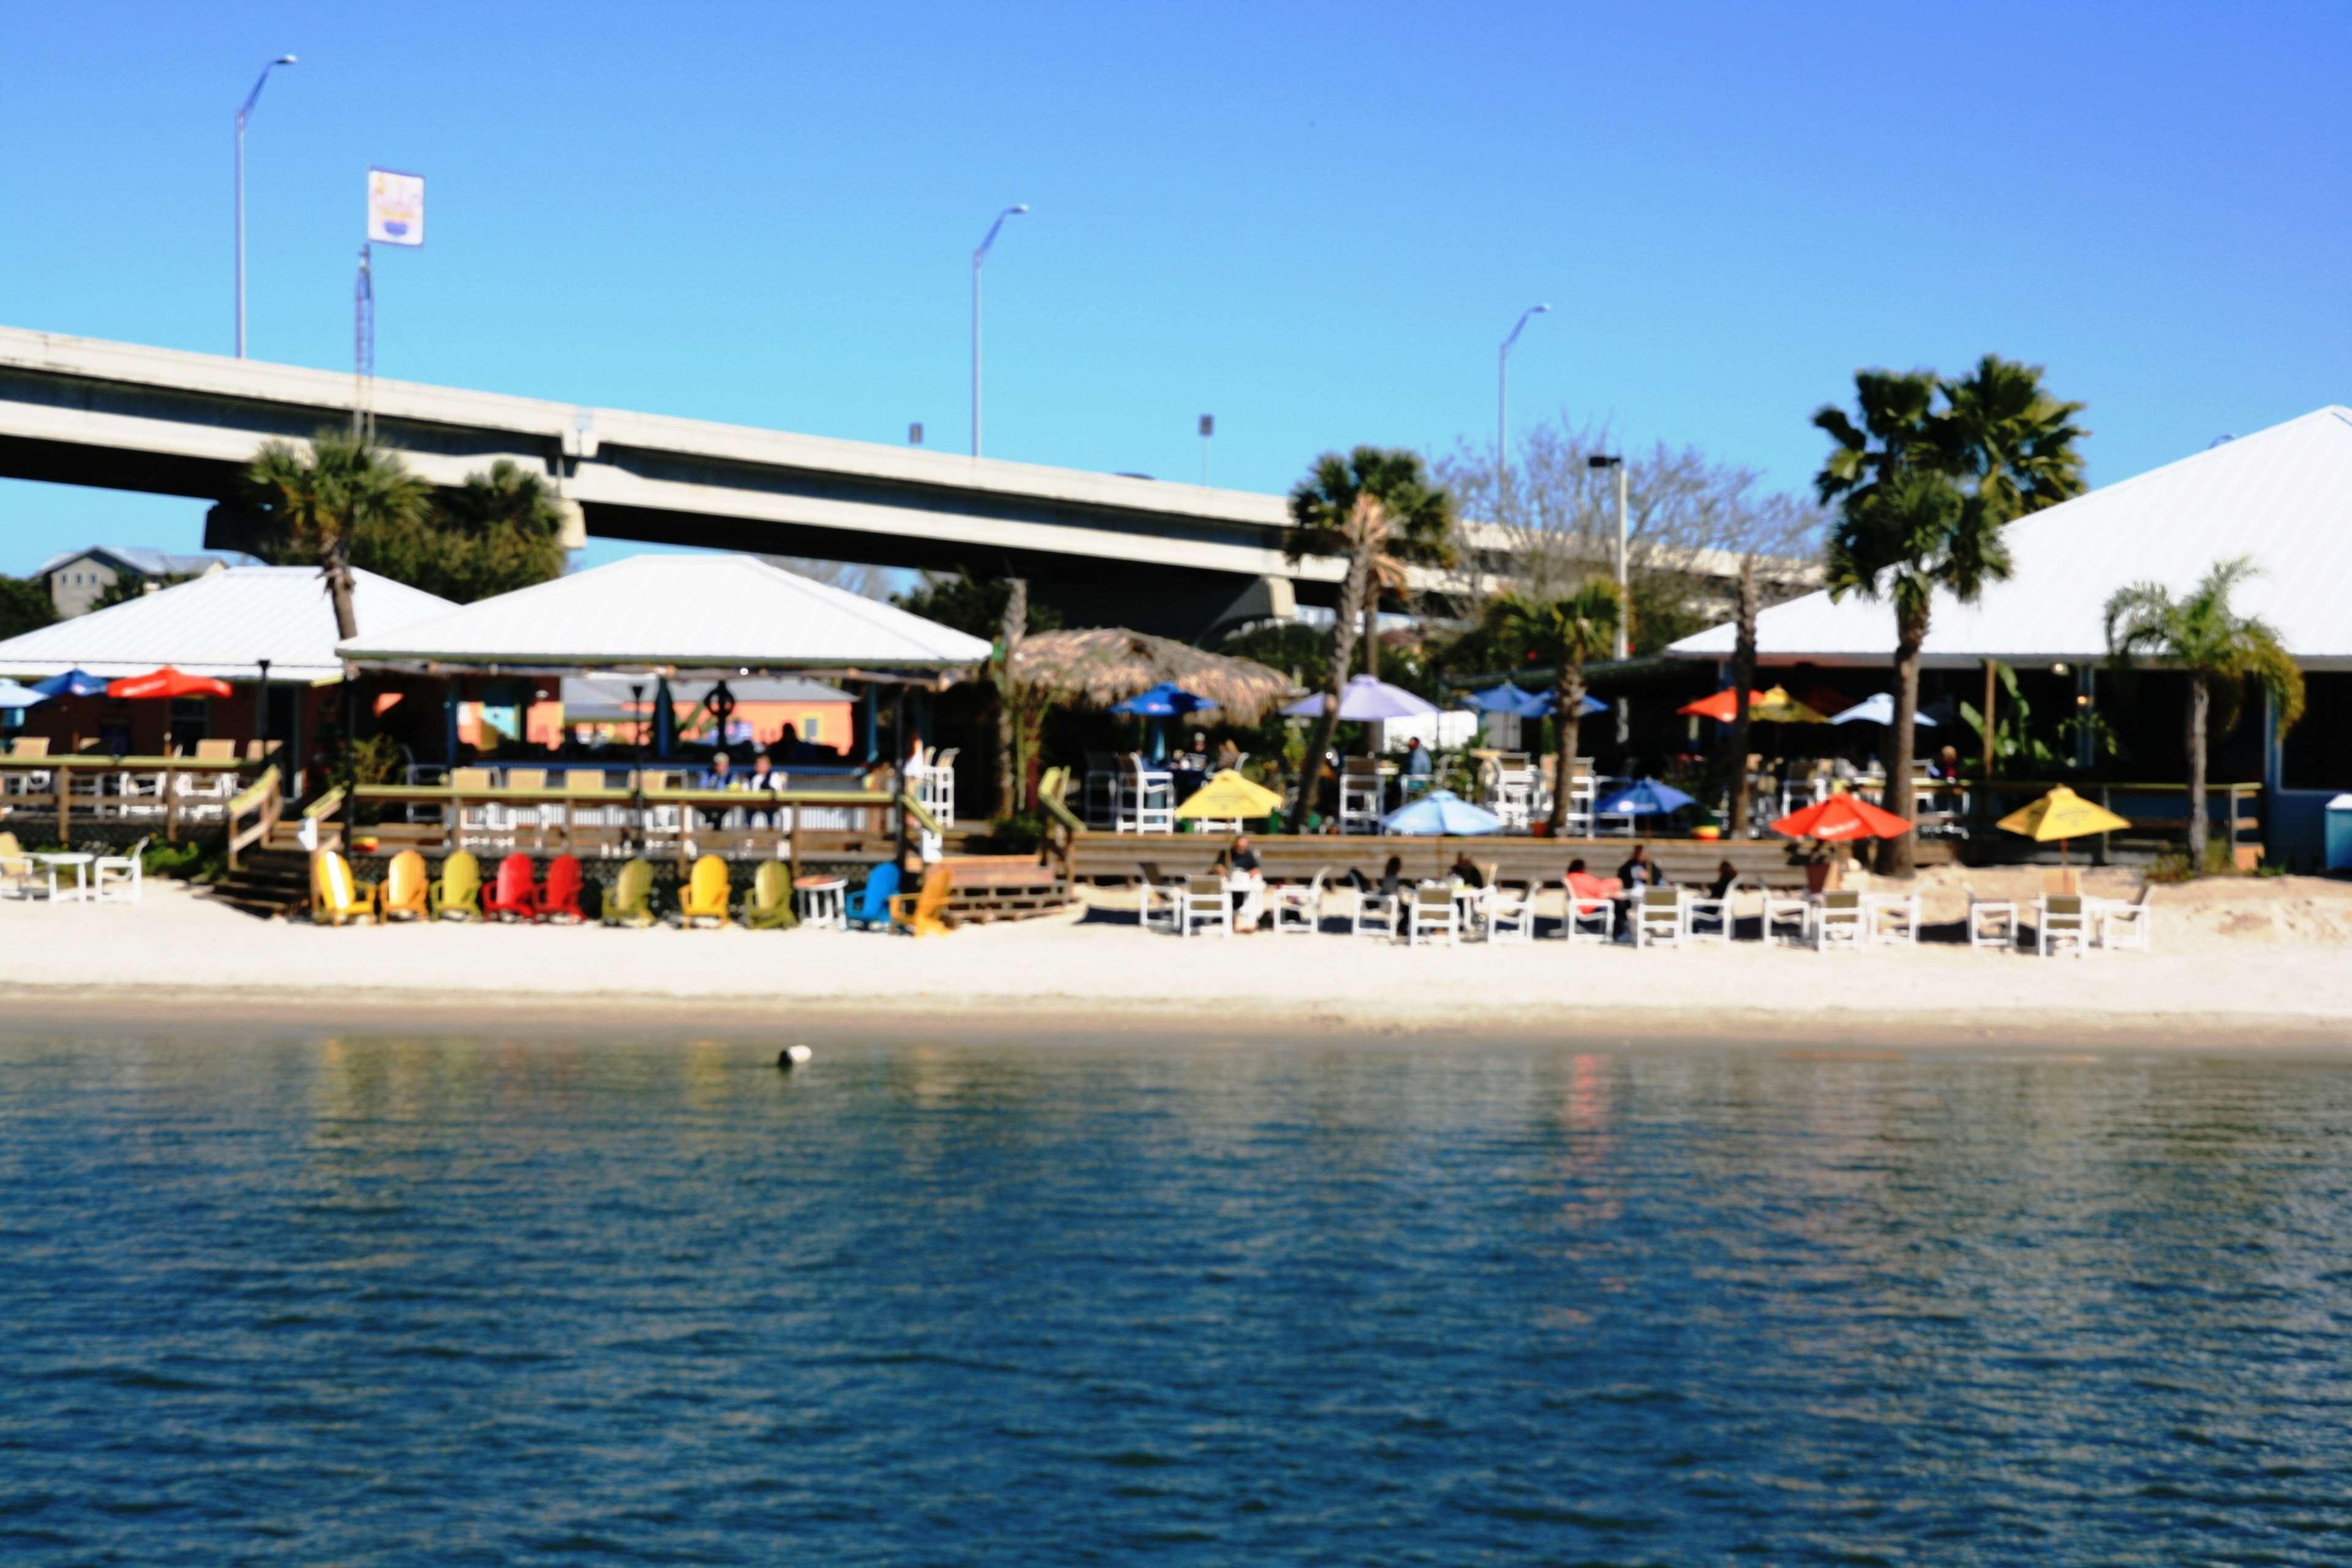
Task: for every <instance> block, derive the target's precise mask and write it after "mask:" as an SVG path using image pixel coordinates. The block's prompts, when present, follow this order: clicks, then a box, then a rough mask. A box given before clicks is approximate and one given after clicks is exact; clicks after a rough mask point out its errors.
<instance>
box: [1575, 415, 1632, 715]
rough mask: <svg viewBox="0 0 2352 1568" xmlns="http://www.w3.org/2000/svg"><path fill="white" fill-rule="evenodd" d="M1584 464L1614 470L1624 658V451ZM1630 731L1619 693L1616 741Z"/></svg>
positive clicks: (1626, 647)
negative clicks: (1615, 473) (1615, 471)
mask: <svg viewBox="0 0 2352 1568" xmlns="http://www.w3.org/2000/svg"><path fill="white" fill-rule="evenodd" d="M1584 466H1585V467H1586V468H1614V469H1616V470H1617V657H1618V658H1624V657H1625V655H1626V653H1627V652H1628V650H1629V648H1630V647H1631V644H1630V642H1629V641H1628V638H1627V636H1626V621H1627V618H1628V613H1629V611H1630V609H1631V606H1630V605H1629V604H1628V603H1627V600H1626V596H1625V454H1623V453H1622V452H1619V453H1616V454H1614V455H1604V456H1600V457H1592V458H1586V459H1585V460H1584ZM1632 732H1633V713H1632V711H1631V710H1630V709H1628V708H1627V706H1626V703H1625V700H1624V699H1623V698H1622V697H1620V698H1619V699H1618V700H1617V743H1618V744H1619V745H1621V746H1622V745H1623V744H1624V743H1625V740H1626V737H1627V736H1628V735H1630V734H1631V733H1632Z"/></svg>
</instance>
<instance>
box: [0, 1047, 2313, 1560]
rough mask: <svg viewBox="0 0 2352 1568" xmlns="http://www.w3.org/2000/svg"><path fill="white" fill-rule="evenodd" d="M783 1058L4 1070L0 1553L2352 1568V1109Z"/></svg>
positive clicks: (198, 1058)
mask: <svg viewBox="0 0 2352 1568" xmlns="http://www.w3.org/2000/svg"><path fill="white" fill-rule="evenodd" d="M773 1049H774V1047H773V1045H772V1044H767V1045H759V1044H753V1043H751V1042H746V1041H738V1040H729V1039H725V1038H712V1039H688V1040H684V1041H666V1042H660V1043H646V1044H596V1045H573V1044H563V1043H555V1042H550V1041H547V1040H543V1039H533V1040H521V1039H518V1040H501V1039H490V1038H480V1039H465V1038H417V1039H408V1040H381V1039H356V1038H325V1039H281V1040H274V1041H257V1042H248V1043H240V1044H236V1045H220V1044H214V1043H203V1042H195V1041H190V1040H187V1039H173V1038H152V1039H127V1038H85V1039H62V1038H46V1037H45V1038H32V1039H26V1038H17V1039H13V1040H10V1039H6V1038H0V1244H5V1257H6V1258H7V1260H8V1261H7V1267H6V1268H5V1269H0V1321H5V1324H6V1326H7V1332H6V1334H5V1336H0V1387H5V1388H6V1389H7V1390H8V1394H7V1397H6V1398H5V1400H0V1456H5V1458H0V1554H5V1556H6V1557H7V1558H8V1559H10V1560H12V1561H25V1562H36V1563H38V1562H57V1563H68V1562H84V1561H90V1560H100V1559H105V1558H108V1557H110V1556H115V1557H120V1558H121V1559H123V1560H131V1559H141V1560H148V1561H157V1560H172V1561H179V1562H225V1561H231V1560H244V1559H247V1558H256V1557H261V1556H268V1557H271V1558H273V1559H284V1560H288V1561H327V1560H332V1561H339V1562H416V1563H446V1562H460V1561H478V1562H483V1563H513V1562H530V1561H544V1562H567V1563H569V1562H576V1561H580V1560H583V1559H586V1558H591V1557H599V1556H601V1557H608V1558H618V1559H624V1560H625V1559H631V1558H644V1559H647V1560H657V1561H663V1562H745V1563H772V1562H781V1561H809V1562H814V1561H824V1562H852V1563H858V1562H873V1563H900V1562H903V1563H976V1562H983V1561H986V1562H1005V1561H1017V1562H1024V1563H1026V1562H1053V1561H1066V1560H1071V1559H1078V1558H1094V1559H1099V1560H1120V1561H1124V1560H1129V1559H1137V1558H1162V1559H1169V1560H1173V1561H1182V1562H1195V1563H1221V1562H1232V1561H1255V1562H1267V1561H1277V1560H1279V1561H1300V1560H1326V1561H1332V1562H1350V1563H1352V1562H1379V1561H1428V1562H1435V1563H1464V1562H1469V1561H1473V1560H1476V1559H1479V1558H1481V1557H1484V1556H1494V1557H1498V1558H1499V1557H1508V1558H1510V1559H1513V1560H1549V1561H1585V1562H1592V1563H1652V1562H1672V1563H1699V1562H1707V1563H1712V1562H1722V1561H1731V1560H1735V1559H1748V1560H1754V1561H1759V1562H1769V1563H1812V1562H1822V1563H1828V1562H1855V1563H1870V1562H1883V1563H2019V1562H2027V1561H2032V1562H2035V1563H2166V1564H2170V1563H2183V1562H2200V1561H2232V1562H2237V1561H2264V1562H2273V1563H2341V1562H2344V1561H2346V1560H2347V1558H2352V1538H2348V1537H2352V1487H2347V1474H2346V1469H2347V1465H2346V1455H2347V1452H2352V1444H2347V1438H2352V1420H2347V1416H2352V1407H2347V1398H2352V1357H2347V1342H2346V1339H2345V1333H2344V1329H2343V1327H2342V1325H2343V1323H2344V1321H2345V1320H2346V1318H2347V1313H2352V1287H2348V1286H2347V1281H2352V1273H2347V1253H2346V1243H2347V1232H2352V1222H2347V1205H2346V1198H2347V1177H2348V1176H2352V1148H2347V1136H2346V1131H2345V1129H2346V1128H2347V1125H2352V1121H2347V1110H2352V1068H2345V1067H2342V1066H2339V1065H2336V1064H2332V1063H2315V1062H2308V1061H2305V1062H2249V1061H2242V1060H2241V1061H2198V1060H2190V1059H2181V1058H2148V1059H2144V1060H2136V1059H2130V1058H2109V1059H2089V1058H2085V1059H2079V1060H2066V1061H2061V1060H2053V1059H2048V1058H2042V1059H2019V1060H2001V1059H1992V1058H1980V1059H1969V1058H1909V1059H1906V1058H1878V1059H1870V1058H1840V1057H1835V1056H1828V1055H1823V1056H1805V1055H1801V1054H1795V1053H1781V1054H1769V1053H1764V1052H1745V1051H1727V1052H1720V1053H1709V1052H1696V1051H1691V1052H1657V1053H1624V1054H1613V1055H1612V1054H1597V1053H1594V1052H1592V1051H1590V1050H1588V1049H1584V1048H1580V1047H1563V1048H1560V1049H1558V1050H1542V1049H1528V1048H1517V1047H1511V1048H1504V1047H1494V1048H1488V1047H1458V1048H1452V1049H1445V1050H1437V1049H1431V1048H1428V1047H1422V1048H1408V1047H1394V1048H1389V1047H1349V1048H1346V1049H1340V1048H1325V1047H1319V1046H1313V1045H1302V1046H1297V1047H1288V1048H1277V1047H1259V1046H1246V1045H1242V1046H1235V1045H1221V1046H1215V1047H1210V1046H1202V1047H1197V1048H1176V1047H1151V1048H1136V1049H1112V1048H1104V1049H1074V1048H1066V1047H1055V1048H1045V1047H1019V1046H1004V1047H965V1046H954V1045H937V1046H927V1047H913V1046H892V1047H879V1046H877V1047H865V1048H846V1049H844V1048H832V1049H828V1050H826V1051H825V1052H824V1054H823V1055H822V1056H821V1058H820V1059H819V1061H818V1062H817V1064H816V1065H815V1067H814V1068H813V1069H810V1070H807V1071H804V1072H803V1073H800V1074H797V1075H794V1076H793V1077H792V1078H789V1079H787V1078H784V1077H782V1076H781V1075H779V1074H777V1073H776V1072H775V1071H774V1070H773V1069H772V1067H770V1066H769V1065H768V1064H769V1062H770V1061H772V1053H773Z"/></svg>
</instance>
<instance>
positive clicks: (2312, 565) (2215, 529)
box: [1669, 407, 2352, 666]
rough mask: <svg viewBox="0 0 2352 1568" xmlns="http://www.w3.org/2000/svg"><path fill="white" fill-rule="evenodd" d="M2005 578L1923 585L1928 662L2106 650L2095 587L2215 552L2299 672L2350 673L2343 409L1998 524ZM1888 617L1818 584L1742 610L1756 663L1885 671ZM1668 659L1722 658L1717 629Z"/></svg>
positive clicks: (2349, 431)
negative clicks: (1980, 590) (1930, 599)
mask: <svg viewBox="0 0 2352 1568" xmlns="http://www.w3.org/2000/svg"><path fill="white" fill-rule="evenodd" d="M2006 532H2007V537H2008V540H2009V548H2010V553H2011V556H2012V557H2013V558H2014V560H2015V563H2016V573H2015V575H2013V576H2012V577H2011V579H2010V580H2009V581H2008V582H2006V583H1996V584H1992V585H1991V586H1990V587H1989V588H1987V589H1986V590H1985V593H1984V596H1983V598H1982V599H1981V600H1980V601H1979V603H1977V604H1975V605H1961V604H1958V603H1955V602H1954V601H1953V600H1952V599H1951V598H1949V597H1948V596H1947V595H1942V594H1938V595H1936V599H1935V604H1934V606H1933V608H1932V610H1931V611H1930V613H1929V618H1928V624H1927V645H1926V647H1925V648H1924V650H1923V658H1924V660H1925V662H1927V663H1928V664H1930V665H1936V664H1941V665H1961V664H1973V663H1975V662H1976V661H1978V660H1979V659H1983V658H1999V659H2003V660H2008V661H2011V662H2024V663H2032V662H2034V661H2036V660H2051V661H2075V660H2092V659H2098V658H2105V655H2106V626H2105V606H2106V602H2107V596H2108V595H2110V594H2112V593H2114V592H2115V591H2116V589H2117V588H2119V587H2122V586H2123V585H2124V584H2127V583H2136V582H2143V581H2153V582H2157V583H2161V584H2164V585H2166V586H2167V587H2169V588H2171V589H2173V590H2174V591H2175V592H2176V593H2177V592H2180V591H2183V590H2185V589H2187V588H2189V586H2190V585H2191V584H2194V583H2195V582H2196V581H2197V579H2198V578H2199V577H2200V576H2202V575H2204V574H2205V572H2206V570H2207V568H2209V567H2210V566H2211V565H2212V564H2213V563H2215V562H2216V561H2221V560H2225V559H2227V558H2229V557H2231V556H2234V555H2251V556H2252V557H2253V560H2254V563H2255V564H2256V565H2257V566H2259V567H2260V568H2261V569H2262V575H2261V576H2259V577H2257V578H2255V579H2254V580H2253V581H2252V583H2249V584H2247V585H2246V586H2245V587H2244V588H2242V590H2240V592H2239V595H2238V597H2237V599H2236V601H2235V602H2236V605H2237V607H2238V608H2239V610H2240V611H2241V612H2242V613H2246V614H2252V615H2258V616H2263V618H2264V619H2266V620H2268V621H2269V622H2270V623H2271V624H2272V625H2273V626H2275V627H2277V628H2278V631H2279V635H2280V636H2281V637H2282V638H2284V641H2285V643H2286V646H2287V648H2288V650H2289V651H2290V652H2292V653H2293V654H2294V656H2295V658H2296V660H2297V661H2298V662H2299V663H2302V664H2305V665H2306V666H2326V665H2331V664H2333V665H2341V666H2352V409H2347V408H2343V407H2329V408H2322V409H2318V410H2315V411H2314V412H2313V413H2310V414H2306V415H2304V416H2302V417H2301V418H2299V419H2290V420H2288V421H2287V422H2286V423H2285V424H2284V425H2273V426H2271V427H2270V428H2269V429H2267V430H2263V431H2258V432H2257V433H2255V434H2254V435H2252V436H2245V437H2240V438H2239V439H2237V440H2234V441H2230V442H2226V443H2224V444H2222V445H2221V446H2218V447H2211V448H2210V449H2209V450H2206V451H2203V452H2200V453H2198V454H2197V455H2196V456H2194V457H2190V458H2181V459H2180V460H2179V461H2178V462H2175V463H2168V464H2166V465H2165V466H2164V467H2163V468H2153V469H2150V470H2149V471H2148V472H2147V473H2144V474H2140V475H2137V476H2136V477H2134V478H2132V479H2125V480H2122V481H2121V482H2119V483H2116V484H2112V485H2108V486H2106V487H2105V488H2104V489H2095V490H2093V491H2091V492H2090V493H2089V494H2087V495H2083V496H2077V497H2076V498H2075V499H2074V500H2070V501H2065V502H2063V503H2061V504H2060V505H2057V506H2053V507H2051V508H2050V509H2048V510H2044V511H2039V512H2036V513H2034V514H2033V515H2032V517H2028V518H2024V519H2021V520H2020V521H2017V522H2013V523H2011V524H2010V526H2009V528H2008V530H2007V531H2006ZM1894 647H1895V613H1894V610H1893V608H1892V606H1890V605H1887V604H1885V602H1883V601H1873V600H1868V599H1864V598H1862V597H1860V596H1858V595H1852V594H1849V595H1847V596H1846V597H1845V599H1844V600H1843V602H1842V603H1838V602H1832V600H1831V598H1830V596H1829V595H1828V594H1827V593H1826V592H1823V593H1817V594H1809V595H1805V596H1804V597H1803V598H1801V599H1792V600H1790V602H1789V603H1787V604H1785V605H1774V606H1773V607H1772V608H1770V609H1769V610H1766V611H1765V612H1764V613H1763V614H1761V615H1759V616H1757V618H1756V649H1757V654H1758V657H1759V658H1764V659H1768V660H1771V661H1774V662H1779V663H1812V664H1831V665H1834V664H1849V665H1851V664H1884V663H1885V662H1886V661H1887V660H1888V659H1889V658H1892V657H1893V650H1894ZM1669 651H1670V652H1673V653H1675V654H1680V655H1684V656H1686V657H1690V658H1730V657H1731V651H1732V628H1731V627H1730V626H1715V627H1712V628H1710V629H1708V630H1706V631H1704V632H1700V633H1699V634H1697V635H1696V636H1695V637H1685V638H1684V639H1683V640H1682V641H1680V642H1678V643H1676V644H1675V645H1674V647H1672V648H1671V649H1670V650H1669Z"/></svg>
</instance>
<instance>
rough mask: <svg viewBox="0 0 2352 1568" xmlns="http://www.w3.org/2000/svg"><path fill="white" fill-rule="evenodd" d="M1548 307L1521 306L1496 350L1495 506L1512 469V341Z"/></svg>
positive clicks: (1501, 498)
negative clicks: (1532, 319)
mask: <svg viewBox="0 0 2352 1568" xmlns="http://www.w3.org/2000/svg"><path fill="white" fill-rule="evenodd" d="M1550 311H1551V307H1550V306H1549V305H1530V306H1528V308H1527V309H1526V310H1521V311H1520V312H1519V319H1518V320H1517V321H1514V322H1513V323H1512V324H1511V335H1510V336H1509V337H1507V338H1505V339H1504V340H1503V346H1502V347H1501V348H1499V349H1497V350H1496V351H1495V504H1496V506H1497V507H1499V506H1501V505H1502V501H1503V481H1504V480H1505V479H1506V478H1507V477H1508V475H1509V473H1510V469H1511V448H1510V446H1509V442H1510V438H1511V437H1510V428H1511V345H1512V344H1513V343H1515V342H1518V341H1519V334H1520V333H1521V332H1523V331H1527V329H1528V319H1529V318H1530V317H1535V316H1542V315H1548V314H1549V313H1550Z"/></svg>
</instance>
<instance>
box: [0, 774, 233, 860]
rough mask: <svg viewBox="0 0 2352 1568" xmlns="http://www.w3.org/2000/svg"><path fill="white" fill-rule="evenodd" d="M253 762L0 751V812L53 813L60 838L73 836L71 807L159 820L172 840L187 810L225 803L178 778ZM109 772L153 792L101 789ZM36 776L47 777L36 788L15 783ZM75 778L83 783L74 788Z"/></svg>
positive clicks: (206, 811)
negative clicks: (148, 785) (189, 789)
mask: <svg viewBox="0 0 2352 1568" xmlns="http://www.w3.org/2000/svg"><path fill="white" fill-rule="evenodd" d="M255 765H256V764H254V763H238V762H235V761H230V760H226V759H222V760H218V761H215V760H209V759H199V758H195V757H146V756H100V755H97V754H95V753H92V752H70V753H68V754H67V755H65V756H58V757H25V756H0V817H5V818H7V819H10V820H19V819H25V818H38V817H41V816H50V815H51V814H54V816H55V823H56V828H57V838H58V843H60V844H70V843H71V842H72V841H73V824H74V817H75V816H76V814H77V813H79V814H80V815H82V816H87V817H89V818H90V819H92V820H102V819H105V818H108V817H113V818H118V819H121V818H135V819H139V820H142V821H152V820H161V822H162V823H163V836H164V837H165V839H166V840H167V841H169V842H171V843H174V844H176V843H178V842H179V840H180V829H181V826H182V825H183V824H184V822H186V821H188V820H189V819H190V818H191V817H192V816H206V817H209V816H211V815H212V812H213V810H214V808H215V807H216V806H220V805H224V804H225V803H223V802H222V801H221V800H220V798H219V797H218V796H217V795H215V796H210V797H191V796H189V795H187V794H186V792H185V790H184V788H183V785H184V782H185V781H187V780H191V779H196V778H202V779H205V780H208V781H219V780H221V779H223V778H228V779H236V778H239V777H242V776H243V775H244V774H245V773H246V772H247V770H248V769H250V768H252V767H254V766H255ZM109 774H114V775H118V776H120V777H125V778H127V777H130V776H131V775H134V774H135V775H138V776H139V777H141V778H142V779H152V780H154V781H155V783H156V788H157V791H158V793H157V794H154V795H144V794H140V795H131V794H121V793H118V794H115V795H107V794H105V793H104V792H103V789H102V786H103V784H105V781H106V778H107V776H108V775H109ZM34 778H42V779H45V780H46V781H47V782H46V784H45V786H44V787H43V788H42V789H40V790H39V791H37V792H34V791H30V790H27V789H23V788H19V787H17V786H18V784H20V783H24V782H29V781H30V780H32V779H34ZM77 782H79V783H80V784H83V785H84V786H86V787H81V788H77V787H76V784H77Z"/></svg>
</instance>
